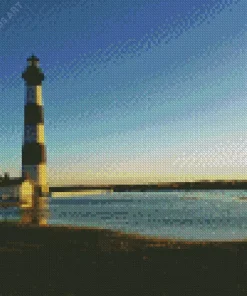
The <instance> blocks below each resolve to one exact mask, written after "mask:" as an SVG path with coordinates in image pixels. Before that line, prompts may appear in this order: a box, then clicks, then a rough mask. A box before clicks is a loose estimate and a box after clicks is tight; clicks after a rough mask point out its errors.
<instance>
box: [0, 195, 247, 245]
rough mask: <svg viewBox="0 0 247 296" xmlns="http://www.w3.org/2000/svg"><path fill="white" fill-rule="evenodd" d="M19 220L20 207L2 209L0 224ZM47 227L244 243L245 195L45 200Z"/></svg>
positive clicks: (246, 223)
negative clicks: (47, 215)
mask: <svg viewBox="0 0 247 296" xmlns="http://www.w3.org/2000/svg"><path fill="white" fill-rule="evenodd" d="M245 197H246V200H245ZM20 219H21V213H20V210H19V209H17V208H9V209H0V220H7V221H10V220H20ZM47 224H49V225H74V226H89V227H100V228H105V229H113V230H120V231H122V232H126V233H137V234H141V235H145V236H152V237H160V238H174V239H186V240H239V239H247V191H245V190H228V191H227V190H214V191H206V190H204V191H163V192H125V193H109V194H102V195H88V196H82V197H67V198H66V197H63V198H55V199H50V200H49V218H48V219H47Z"/></svg>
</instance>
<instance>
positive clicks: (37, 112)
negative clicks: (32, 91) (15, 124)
mask: <svg viewBox="0 0 247 296" xmlns="http://www.w3.org/2000/svg"><path fill="white" fill-rule="evenodd" d="M24 112H25V116H24V118H25V120H24V124H25V125H26V124H38V123H44V112H43V106H39V105H37V104H27V105H25V111H24Z"/></svg>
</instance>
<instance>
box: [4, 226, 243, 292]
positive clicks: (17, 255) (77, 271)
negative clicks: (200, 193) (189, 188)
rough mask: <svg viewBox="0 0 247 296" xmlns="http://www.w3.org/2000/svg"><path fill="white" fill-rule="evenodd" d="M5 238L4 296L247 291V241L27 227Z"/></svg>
mask: <svg viewBox="0 0 247 296" xmlns="http://www.w3.org/2000/svg"><path fill="white" fill-rule="evenodd" d="M0 236H1V238H2V239H1V240H0V262H1V264H0V274H1V276H2V281H1V282H2V283H0V285H1V287H0V290H1V292H0V295H1V293H2V295H4V296H8V295H12V296H13V295H18V296H20V295H21V296H22V295H35V296H36V295H42V296H44V295H46V296H47V295H65V296H66V295H67V296H68V295H71V296H72V295H78V296H79V295H80V296H81V295H90V296H91V295H97V296H101V295H102V296H103V295H107V296H111V295H114V296H115V295H123V296H124V295H125V296H129V295H134V296H139V295H140V296H141V295H142V296H143V295H148V296H156V295H157V296H158V295H159V296H161V295H162V296H163V295H166V296H171V295H172V296H173V295H181V296H186V295H190V296H192V295H195V296H198V295H200V296H203V295H207V296H208V295H242V294H241V293H242V292H243V291H247V284H246V277H247V269H246V265H247V241H230V242H229V241H228V242H226V241H223V242H222V241H221V242H219V241H217V242H212V241H211V242H203V241H200V242H194V241H192V242H191V241H183V240H169V239H159V238H147V237H143V236H136V235H133V234H131V235H129V234H123V233H121V232H117V231H110V230H105V229H99V228H87V227H66V226H59V227H57V226H55V227H54V226H52V227H51V226H47V225H41V226H38V225H28V224H20V223H0ZM239 293H240V294H239ZM244 295H246V294H244Z"/></svg>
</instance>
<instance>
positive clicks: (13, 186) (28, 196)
mask: <svg viewBox="0 0 247 296" xmlns="http://www.w3.org/2000/svg"><path fill="white" fill-rule="evenodd" d="M34 194H35V185H34V182H33V181H32V180H31V179H30V178H29V177H28V175H26V176H25V177H22V178H9V176H7V175H5V176H4V178H1V179H0V200H1V201H8V202H12V201H13V202H18V203H19V204H20V206H21V207H22V208H31V207H32V206H33V198H34Z"/></svg>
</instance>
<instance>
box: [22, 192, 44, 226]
mask: <svg viewBox="0 0 247 296" xmlns="http://www.w3.org/2000/svg"><path fill="white" fill-rule="evenodd" d="M48 199H49V198H48V197H40V196H34V198H33V206H32V207H30V208H21V209H20V215H21V219H20V223H21V224H32V225H47V221H48V218H49V202H48Z"/></svg>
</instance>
